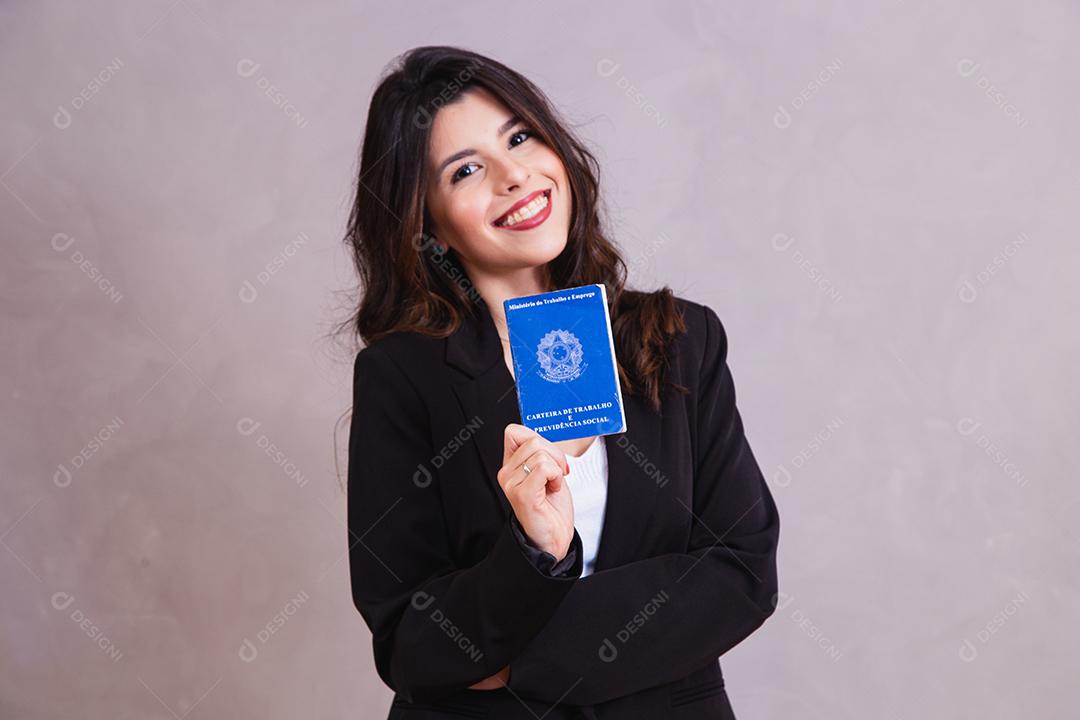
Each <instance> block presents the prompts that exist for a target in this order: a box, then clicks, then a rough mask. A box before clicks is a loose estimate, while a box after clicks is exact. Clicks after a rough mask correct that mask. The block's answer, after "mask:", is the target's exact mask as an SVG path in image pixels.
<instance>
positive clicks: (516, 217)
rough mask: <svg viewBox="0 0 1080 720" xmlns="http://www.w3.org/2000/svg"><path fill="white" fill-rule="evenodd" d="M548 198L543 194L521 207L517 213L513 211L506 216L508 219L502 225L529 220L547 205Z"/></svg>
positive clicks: (507, 225) (506, 225) (508, 225)
mask: <svg viewBox="0 0 1080 720" xmlns="http://www.w3.org/2000/svg"><path fill="white" fill-rule="evenodd" d="M547 204H548V199H547V195H541V196H540V197H538V198H536V199H535V200H533V201H532V202H531V203H529V204H528V205H526V206H525V207H523V208H521V209H520V210H518V211H517V212H515V213H512V214H511V215H510V216H509V217H507V218H506V221H505V222H503V223H502V225H501V227H510V226H511V225H517V224H518V223H519V222H521V221H522V220H528V219H529V218H531V217H532V216H534V215H536V213H538V212H540V211H541V210H543V209H544V208H546V207H547Z"/></svg>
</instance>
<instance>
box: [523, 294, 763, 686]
mask: <svg viewBox="0 0 1080 720" xmlns="http://www.w3.org/2000/svg"><path fill="white" fill-rule="evenodd" d="M705 323H706V328H707V335H706V343H705V346H706V347H705V353H704V356H703V366H702V374H701V380H700V383H699V385H700V387H699V389H698V393H699V394H698V401H697V405H696V419H695V422H694V423H693V424H694V426H695V428H696V441H695V443H694V450H695V463H694V465H695V469H694V493H693V502H692V508H686V512H691V511H692V512H693V517H692V526H691V538H690V543H689V547H688V549H687V551H686V552H685V553H671V554H666V555H660V556H656V557H651V558H647V559H644V560H640V561H636V562H632V563H628V564H625V565H622V566H619V567H616V568H611V569H608V570H604V571H601V572H597V573H594V574H592V575H589V576H587V577H585V578H582V579H581V580H580V581H579V582H578V583H576V584H575V585H574V586H573V588H571V590H570V592H568V593H567V595H566V597H565V598H564V600H563V602H562V603H561V604H560V605H559V607H558V609H557V610H556V611H555V614H554V615H553V616H552V618H551V620H550V621H549V622H548V623H547V625H546V626H545V627H544V628H543V630H541V631H540V633H538V634H537V635H536V637H535V638H534V639H533V640H532V642H531V643H529V645H528V647H527V648H526V649H525V651H524V652H523V653H521V654H520V655H517V656H515V657H514V660H513V662H511V664H510V678H509V687H510V688H511V689H512V690H514V691H515V692H518V693H520V694H521V695H522V696H523V697H531V698H535V699H538V700H543V701H546V702H552V703H554V702H557V701H563V702H569V703H574V704H596V703H600V702H604V701H606V700H610V699H613V698H616V697H620V696H623V695H627V694H630V693H633V692H636V691H639V690H643V689H646V688H648V687H653V686H655V685H660V684H664V683H668V682H672V681H675V680H678V679H680V678H682V677H685V676H686V675H688V674H689V673H691V672H693V671H694V670H697V669H700V668H701V667H703V666H704V665H705V664H707V663H708V662H709V661H715V660H716V659H717V658H718V657H719V656H720V655H722V654H723V653H724V652H726V651H727V650H729V649H730V648H732V647H734V646H735V645H737V644H738V643H739V642H740V641H742V640H743V639H744V638H746V637H747V636H748V635H750V633H752V632H753V631H754V630H755V629H757V628H758V627H759V626H760V625H761V624H762V623H763V622H764V621H765V619H766V618H768V617H769V615H771V614H772V613H773V611H774V609H775V595H776V592H777V576H776V550H777V543H778V540H779V530H780V524H779V515H778V512H777V508H776V505H775V503H774V502H773V498H772V495H771V494H770V492H769V489H768V487H767V486H766V484H765V480H764V477H763V476H762V473H761V470H760V468H759V467H758V464H757V462H756V460H755V459H754V456H753V453H752V452H751V449H750V446H749V444H748V442H747V440H746V437H745V435H744V432H743V425H742V420H741V417H740V415H739V413H738V411H737V409H736V407H735V388H734V384H733V381H732V377H731V373H730V371H729V369H728V366H727V338H726V334H725V332H724V330H723V327H722V325H721V324H720V320H719V318H718V317H717V316H716V314H715V312H713V311H712V310H711V309H710V308H708V307H706V308H705ZM613 481H617V478H613ZM671 502H676V500H671Z"/></svg>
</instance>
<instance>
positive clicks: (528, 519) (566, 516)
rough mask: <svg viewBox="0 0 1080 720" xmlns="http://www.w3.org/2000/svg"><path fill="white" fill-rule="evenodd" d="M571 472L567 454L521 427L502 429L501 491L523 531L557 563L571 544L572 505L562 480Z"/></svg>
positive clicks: (572, 531)
mask: <svg viewBox="0 0 1080 720" xmlns="http://www.w3.org/2000/svg"><path fill="white" fill-rule="evenodd" d="M523 463H527V464H528V466H529V470H530V472H528V473H526V472H525V469H524V468H523V467H522V464H523ZM569 472H570V465H569V464H568V463H567V461H566V454H565V453H564V452H563V451H562V450H560V449H559V448H558V447H556V445H555V444H554V443H553V442H551V441H550V440H546V439H545V438H543V437H541V436H540V435H539V434H538V433H537V432H535V431H534V430H532V429H530V428H527V427H525V426H524V425H518V424H517V423H511V424H509V425H507V426H506V431H505V432H504V434H503V465H502V467H501V468H500V469H499V473H498V478H499V485H500V486H501V487H502V489H503V493H504V494H505V495H506V499H507V500H509V501H510V506H511V507H512V508H513V509H514V514H515V515H516V516H517V519H518V522H519V523H521V527H522V529H524V530H525V533H526V534H527V535H528V536H529V538H530V539H531V540H532V541H533V542H534V543H536V546H537V547H539V548H540V549H541V550H543V551H545V552H549V553H551V554H552V555H554V556H555V560H556V561H559V560H562V559H563V558H564V557H566V553H567V552H568V551H569V550H570V543H571V542H573V540H574V501H573V498H572V497H571V496H570V486H569V485H567V484H566V478H565V476H566V474H567V473H569Z"/></svg>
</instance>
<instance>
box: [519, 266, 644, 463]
mask: <svg viewBox="0 0 1080 720" xmlns="http://www.w3.org/2000/svg"><path fill="white" fill-rule="evenodd" d="M503 310H504V311H505V313H506V325H507V328H508V329H509V331H510V353H511V355H512V356H513V361H514V380H515V384H516V385H517V395H518V407H519V408H520V410H521V422H522V424H523V425H525V426H526V427H528V428H531V429H532V430H534V431H535V432H536V433H537V434H539V435H540V436H541V437H544V438H546V439H548V440H551V441H552V442H557V441H559V440H573V439H575V438H581V437H590V436H593V435H611V434H613V433H621V432H624V431H625V430H626V418H625V416H624V414H623V401H622V388H621V387H620V385H619V374H618V371H617V370H616V366H615V343H614V340H613V338H612V335H611V318H610V317H609V316H608V306H607V291H606V289H605V287H604V286H603V284H595V285H583V286H581V287H574V288H567V289H565V290H556V291H554V292H549V293H541V294H539V295H526V296H524V297H517V298H510V299H508V300H505V301H503Z"/></svg>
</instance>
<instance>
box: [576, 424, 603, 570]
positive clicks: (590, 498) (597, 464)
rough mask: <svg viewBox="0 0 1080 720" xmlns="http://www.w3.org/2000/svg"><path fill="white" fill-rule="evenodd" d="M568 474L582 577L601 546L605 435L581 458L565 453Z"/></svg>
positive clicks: (594, 442) (594, 562) (589, 567)
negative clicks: (580, 547) (579, 542)
mask: <svg viewBox="0 0 1080 720" xmlns="http://www.w3.org/2000/svg"><path fill="white" fill-rule="evenodd" d="M566 461H567V462H568V463H569V464H570V474H569V475H567V476H566V482H567V483H569V484H570V495H571V497H573V498H574V527H575V528H577V531H578V535H580V536H581V546H582V550H584V553H585V557H584V558H582V570H581V577H585V576H586V575H588V574H590V573H591V572H592V571H593V566H594V565H595V564H596V551H597V550H598V549H599V548H600V530H601V529H602V528H603V526H604V508H605V506H606V505H607V482H608V458H607V446H606V445H605V444H604V436H603V435H599V436H597V438H596V439H595V440H593V442H592V444H591V445H589V448H588V450H586V451H585V452H583V453H582V454H581V456H580V457H574V456H573V455H567V456H566Z"/></svg>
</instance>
